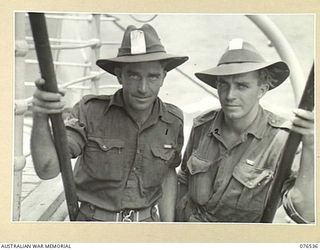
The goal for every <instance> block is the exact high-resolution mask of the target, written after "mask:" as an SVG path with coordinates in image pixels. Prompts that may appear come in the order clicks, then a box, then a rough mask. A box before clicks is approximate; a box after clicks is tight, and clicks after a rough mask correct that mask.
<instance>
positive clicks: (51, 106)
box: [32, 79, 65, 114]
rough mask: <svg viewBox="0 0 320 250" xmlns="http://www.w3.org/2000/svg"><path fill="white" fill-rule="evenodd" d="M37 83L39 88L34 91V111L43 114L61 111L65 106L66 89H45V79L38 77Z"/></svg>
mask: <svg viewBox="0 0 320 250" xmlns="http://www.w3.org/2000/svg"><path fill="white" fill-rule="evenodd" d="M35 84H36V86H37V89H36V91H35V92H34V94H33V99H32V110H33V112H34V113H42V114H56V113H61V112H62V111H63V109H64V107H65V103H64V102H63V101H62V96H64V95H65V90H61V92H59V93H52V92H48V91H44V90H43V86H44V84H45V80H44V79H37V80H36V81H35Z"/></svg>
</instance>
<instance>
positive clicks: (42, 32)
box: [29, 13, 79, 221]
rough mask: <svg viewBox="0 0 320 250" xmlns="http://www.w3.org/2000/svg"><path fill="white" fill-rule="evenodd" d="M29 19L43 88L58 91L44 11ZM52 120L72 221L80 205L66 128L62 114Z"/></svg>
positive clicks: (30, 16)
mask: <svg viewBox="0 0 320 250" xmlns="http://www.w3.org/2000/svg"><path fill="white" fill-rule="evenodd" d="M29 19H30V24H31V30H32V34H33V38H34V43H35V48H36V52H37V57H38V61H39V67H40V71H41V77H42V78H43V79H44V80H45V82H46V83H45V85H44V86H43V89H44V90H46V91H49V92H58V86H57V80H56V76H55V71H54V65H53V60H52V54H51V49H50V43H49V38H48V31H47V26H46V19H45V16H44V14H43V13H29ZM50 120H51V124H52V129H53V137H54V143H55V147H56V151H57V154H58V158H59V164H60V172H61V176H62V182H63V186H64V191H65V195H66V202H67V206H68V212H69V218H70V220H71V221H74V220H75V219H76V217H77V215H78V212H79V207H78V199H77V195H76V187H75V183H74V179H73V172H72V166H71V161H70V157H69V153H68V141H67V136H66V130H65V126H64V123H63V120H62V116H61V114H53V115H50Z"/></svg>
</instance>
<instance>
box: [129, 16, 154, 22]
mask: <svg viewBox="0 0 320 250" xmlns="http://www.w3.org/2000/svg"><path fill="white" fill-rule="evenodd" d="M129 16H130V17H131V18H132V19H133V20H135V21H136V22H139V23H148V22H151V21H153V20H154V19H155V18H156V17H157V16H158V15H153V17H151V18H149V19H147V20H142V19H139V18H137V17H135V16H134V15H129Z"/></svg>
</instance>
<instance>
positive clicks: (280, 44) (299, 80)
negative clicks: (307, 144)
mask: <svg viewBox="0 0 320 250" xmlns="http://www.w3.org/2000/svg"><path fill="white" fill-rule="evenodd" d="M247 17H248V18H249V19H250V20H251V21H252V22H253V23H254V24H255V25H257V26H258V28H259V29H260V30H261V31H262V32H263V33H264V34H265V35H266V36H267V37H268V39H270V41H271V43H272V45H274V46H275V48H276V50H277V52H278V53H279V55H280V57H281V59H282V60H284V61H286V62H287V63H288V65H289V68H290V80H291V85H292V88H293V93H294V97H295V102H296V104H298V103H299V101H300V99H301V95H302V93H303V89H304V85H303V84H304V83H305V82H306V81H305V77H304V75H303V73H302V70H301V66H300V63H299V61H298V59H297V57H296V55H295V53H294V51H293V49H292V48H291V45H290V44H289V42H288V41H287V39H286V38H285V36H284V35H283V34H282V32H281V31H280V30H279V29H278V27H277V26H276V25H275V24H274V23H273V22H272V21H271V20H270V19H269V18H268V17H267V16H265V15H247Z"/></svg>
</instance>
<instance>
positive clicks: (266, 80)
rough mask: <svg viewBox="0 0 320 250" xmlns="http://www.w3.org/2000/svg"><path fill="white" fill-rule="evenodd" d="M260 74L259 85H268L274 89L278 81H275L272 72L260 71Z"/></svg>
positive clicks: (267, 70)
mask: <svg viewBox="0 0 320 250" xmlns="http://www.w3.org/2000/svg"><path fill="white" fill-rule="evenodd" d="M258 73H259V84H268V85H269V86H270V87H271V88H274V86H275V85H274V83H275V82H277V80H275V79H274V77H273V74H272V72H271V71H270V70H269V69H266V68H264V69H260V70H258Z"/></svg>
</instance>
